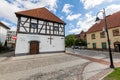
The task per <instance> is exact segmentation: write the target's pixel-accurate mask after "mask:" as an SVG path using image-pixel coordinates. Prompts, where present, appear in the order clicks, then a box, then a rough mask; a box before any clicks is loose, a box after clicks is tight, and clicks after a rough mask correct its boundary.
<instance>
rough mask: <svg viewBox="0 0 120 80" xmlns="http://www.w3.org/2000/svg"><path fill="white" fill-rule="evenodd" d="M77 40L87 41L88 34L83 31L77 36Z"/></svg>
mask: <svg viewBox="0 0 120 80" xmlns="http://www.w3.org/2000/svg"><path fill="white" fill-rule="evenodd" d="M75 38H77V39H82V40H84V41H86V32H84V31H81V32H80V33H79V34H75Z"/></svg>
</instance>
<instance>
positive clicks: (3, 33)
mask: <svg viewBox="0 0 120 80" xmlns="http://www.w3.org/2000/svg"><path fill="white" fill-rule="evenodd" d="M6 38H7V29H6V28H4V27H2V26H0V42H2V45H4V44H5V40H6Z"/></svg>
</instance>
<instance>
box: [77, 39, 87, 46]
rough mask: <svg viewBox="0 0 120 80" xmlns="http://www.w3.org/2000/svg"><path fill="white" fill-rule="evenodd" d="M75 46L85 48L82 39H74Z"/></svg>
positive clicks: (85, 43) (85, 44) (84, 42)
mask: <svg viewBox="0 0 120 80" xmlns="http://www.w3.org/2000/svg"><path fill="white" fill-rule="evenodd" d="M75 45H76V46H87V42H86V41H84V40H82V39H76V40H75Z"/></svg>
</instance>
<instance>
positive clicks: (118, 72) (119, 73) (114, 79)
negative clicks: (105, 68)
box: [103, 68, 120, 80]
mask: <svg viewBox="0 0 120 80" xmlns="http://www.w3.org/2000/svg"><path fill="white" fill-rule="evenodd" d="M103 80H120V68H116V69H114V71H113V72H112V73H111V74H109V75H108V76H106V77H105V78H104V79H103Z"/></svg>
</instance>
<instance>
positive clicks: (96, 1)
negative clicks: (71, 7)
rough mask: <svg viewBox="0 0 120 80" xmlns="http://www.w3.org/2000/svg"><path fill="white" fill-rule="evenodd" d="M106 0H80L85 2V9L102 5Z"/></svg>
mask: <svg viewBox="0 0 120 80" xmlns="http://www.w3.org/2000/svg"><path fill="white" fill-rule="evenodd" d="M104 1H105V0H92V1H91V0H80V2H81V3H83V5H84V8H85V9H90V8H93V7H95V6H97V5H100V4H102V3H103V2H104Z"/></svg>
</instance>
